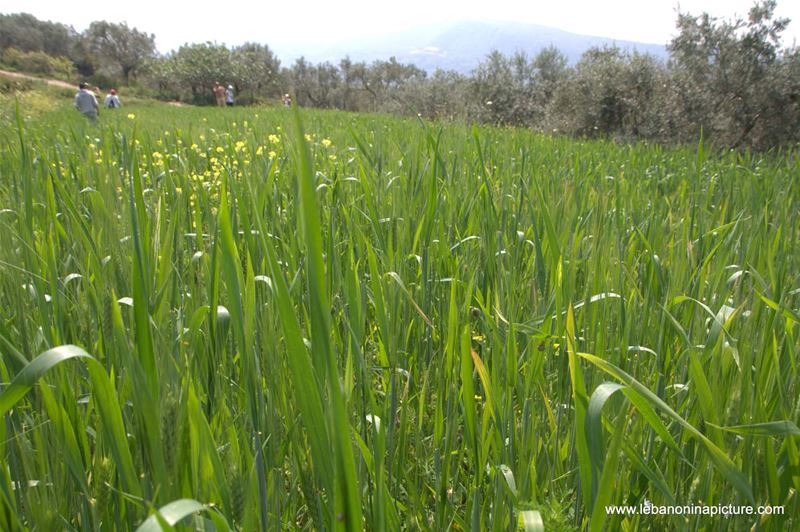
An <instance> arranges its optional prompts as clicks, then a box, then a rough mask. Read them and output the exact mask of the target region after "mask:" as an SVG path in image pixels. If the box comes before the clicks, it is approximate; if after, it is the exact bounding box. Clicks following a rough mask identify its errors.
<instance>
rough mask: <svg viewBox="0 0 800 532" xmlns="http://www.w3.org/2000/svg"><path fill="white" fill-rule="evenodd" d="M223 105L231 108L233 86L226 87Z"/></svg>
mask: <svg viewBox="0 0 800 532" xmlns="http://www.w3.org/2000/svg"><path fill="white" fill-rule="evenodd" d="M225 105H227V106H228V107H233V85H228V88H227V90H226V91H225Z"/></svg>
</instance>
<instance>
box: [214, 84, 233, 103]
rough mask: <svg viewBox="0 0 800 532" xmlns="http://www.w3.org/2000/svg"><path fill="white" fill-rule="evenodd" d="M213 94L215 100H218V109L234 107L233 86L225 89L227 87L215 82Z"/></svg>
mask: <svg viewBox="0 0 800 532" xmlns="http://www.w3.org/2000/svg"><path fill="white" fill-rule="evenodd" d="M211 92H213V93H214V98H216V100H217V107H226V106H227V107H233V85H228V87H227V88H225V85H222V84H221V83H220V82H219V81H215V82H214V88H212V89H211Z"/></svg>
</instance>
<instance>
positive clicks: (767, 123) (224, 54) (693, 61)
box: [0, 0, 800, 149]
mask: <svg viewBox="0 0 800 532" xmlns="http://www.w3.org/2000/svg"><path fill="white" fill-rule="evenodd" d="M775 7H776V3H775V1H774V0H765V1H762V2H760V3H757V4H756V5H755V6H754V7H753V8H752V9H751V11H750V13H749V17H748V18H747V19H736V20H717V19H714V18H712V17H710V16H708V15H705V14H704V15H700V16H692V15H689V14H680V15H679V17H678V21H677V30H678V31H677V36H676V37H675V38H674V39H673V40H672V42H671V43H670V45H669V52H670V60H669V61H668V62H667V63H666V64H665V63H662V62H661V61H659V60H657V59H655V58H653V57H651V56H648V55H641V54H638V53H636V52H629V51H625V50H620V49H618V48H595V49H591V50H589V51H587V52H586V53H585V54H584V55H583V56H582V57H581V59H580V60H579V61H578V62H577V63H576V64H574V65H569V64H568V62H567V60H566V58H565V56H564V55H563V54H561V53H560V52H559V51H558V49H557V48H555V47H548V48H545V49H544V50H542V51H541V52H540V53H538V54H537V55H536V56H535V57H528V56H527V55H525V54H524V53H517V54H515V55H513V56H511V57H507V56H504V55H502V54H501V53H499V52H492V53H490V54H489V55H488V56H487V57H486V58H485V60H484V61H483V62H481V63H480V64H479V65H478V66H477V67H476V68H475V69H474V70H473V71H472V72H471V74H470V75H464V74H460V73H458V72H454V71H442V70H439V71H436V72H434V73H433V74H428V73H426V72H425V71H423V70H420V69H419V68H417V67H415V66H413V65H407V64H401V63H399V62H398V61H397V60H395V59H394V58H391V59H389V60H386V61H375V62H373V63H371V64H367V63H364V62H354V61H351V60H350V59H348V58H345V59H342V60H341V61H340V62H339V63H338V64H332V63H322V64H317V65H314V64H311V63H309V62H308V61H306V60H305V59H303V58H300V59H298V60H297V61H295V62H294V63H293V64H292V65H291V66H289V67H282V66H281V63H280V61H279V60H278V58H277V57H276V56H275V54H274V53H273V52H272V51H271V50H270V48H269V47H268V46H266V45H263V44H256V43H246V44H244V45H241V46H236V47H232V48H229V47H226V46H224V45H220V44H216V43H210V42H209V43H202V44H187V45H184V46H182V47H180V48H179V49H178V50H177V51H173V52H170V53H169V54H166V55H157V54H156V51H155V46H154V37H153V36H152V35H147V34H144V33H142V32H139V31H138V30H136V29H135V28H129V27H127V26H126V25H125V24H111V23H108V22H95V23H93V24H92V25H91V26H90V27H89V28H88V29H87V30H86V31H85V32H83V33H81V34H78V33H77V32H75V31H74V30H72V29H71V28H68V27H66V26H63V25H60V24H56V23H51V22H42V21H38V20H36V19H35V18H34V17H32V16H30V15H2V16H0V48H2V49H9V48H11V47H13V48H16V49H19V50H22V51H24V52H29V53H33V52H36V53H43V54H50V55H66V56H67V57H69V59H70V60H71V61H72V62H73V64H74V65H75V68H76V69H77V71H78V72H79V73H80V74H82V75H91V74H92V73H98V72H99V73H101V74H103V75H107V76H113V77H116V79H117V80H123V81H125V82H127V83H130V82H132V81H133V80H137V81H138V82H139V83H140V84H143V85H145V86H147V87H149V88H150V89H151V90H152V91H153V92H154V94H155V95H156V96H159V97H162V98H168V99H178V100H181V101H186V102H190V103H194V104H207V103H208V104H210V103H212V94H211V90H210V89H211V86H212V84H213V82H214V81H220V82H223V83H225V84H233V85H234V87H235V88H236V91H237V94H238V95H239V102H240V103H253V102H259V101H277V99H278V97H279V95H280V94H282V93H283V92H291V93H292V94H293V95H294V97H295V99H296V101H297V102H298V103H300V104H301V105H304V106H313V107H321V108H338V109H345V110H350V111H368V112H388V113H397V114H410V115H411V114H413V115H416V114H419V115H421V116H425V117H429V118H444V119H466V120H474V121H479V122H484V123H495V124H508V125H516V126H522V127H529V128H535V129H540V130H547V131H552V130H557V131H560V132H564V133H569V134H575V135H581V136H590V137H592V136H613V137H615V138H623V139H631V140H632V139H651V140H656V141H663V142H675V141H677V142H693V141H695V140H696V139H697V138H698V136H699V135H700V134H701V131H703V132H704V133H705V136H706V138H708V139H712V140H713V141H714V142H716V143H717V144H719V145H721V146H731V147H743V146H749V147H755V148H759V149H760V148H767V147H772V146H777V145H782V144H789V143H795V142H798V141H800V51H798V49H797V48H796V47H792V48H784V47H782V46H781V40H780V36H781V33H782V32H783V31H784V30H785V29H786V26H787V24H788V22H789V21H788V20H786V19H779V18H775V16H774V11H775ZM12 55H13V54H12Z"/></svg>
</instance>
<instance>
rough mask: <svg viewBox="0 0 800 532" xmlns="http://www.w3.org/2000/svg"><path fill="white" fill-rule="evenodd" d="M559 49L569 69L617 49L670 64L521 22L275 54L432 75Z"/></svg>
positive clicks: (419, 31) (439, 28)
mask: <svg viewBox="0 0 800 532" xmlns="http://www.w3.org/2000/svg"><path fill="white" fill-rule="evenodd" d="M551 44H553V45H555V46H556V47H557V48H558V49H559V50H561V52H562V53H563V54H564V55H565V56H566V57H567V59H568V60H569V62H570V63H575V62H577V61H578V59H580V56H581V54H583V52H585V51H586V50H588V49H589V48H591V47H593V46H603V45H609V46H610V45H616V46H618V47H620V48H623V49H631V50H633V49H635V50H637V51H639V52H641V53H649V54H651V55H653V56H655V57H657V58H659V59H663V60H666V58H667V50H666V46H665V45H661V44H648V43H639V42H632V41H621V40H615V39H608V38H605V37H593V36H590V35H580V34H577V33H570V32H568V31H563V30H559V29H556V28H550V27H547V26H539V25H536V24H527V23H521V22H476V21H472V22H458V23H450V24H429V25H424V26H419V27H417V28H414V29H411V30H407V31H403V32H399V33H394V34H387V35H384V36H381V37H372V38H367V39H358V40H352V41H343V42H339V43H336V44H333V45H322V44H311V45H303V46H301V45H288V46H280V45H278V46H275V47H274V49H275V51H276V53H277V54H278V57H280V58H281V60H282V61H283V63H284V64H285V65H286V66H289V65H291V64H292V63H293V62H294V60H295V59H297V58H298V57H300V56H304V57H305V58H306V59H307V60H309V61H311V62H312V63H320V62H323V61H330V62H331V63H334V64H337V63H338V62H339V60H340V59H342V58H343V57H345V56H349V57H350V59H352V60H353V61H366V62H368V63H369V62H372V61H375V60H378V59H381V60H385V59H389V58H390V57H392V56H394V57H396V58H397V60H398V61H400V62H402V63H413V64H415V65H417V66H418V67H420V68H422V69H424V70H427V71H428V72H433V71H434V70H436V69H437V68H442V69H445V70H456V71H458V72H461V73H464V74H468V73H469V72H470V71H471V70H472V69H473V68H475V67H476V66H477V65H478V63H480V62H481V61H482V60H483V59H484V58H485V57H486V55H487V54H488V53H489V52H490V51H491V50H499V51H500V52H502V53H503V54H505V55H511V54H513V53H514V52H517V51H523V52H525V53H527V54H528V55H529V56H534V55H536V54H537V53H538V52H539V51H540V50H541V49H542V48H544V47H546V46H549V45H551Z"/></svg>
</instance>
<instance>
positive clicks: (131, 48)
mask: <svg viewBox="0 0 800 532" xmlns="http://www.w3.org/2000/svg"><path fill="white" fill-rule="evenodd" d="M0 50H2V51H3V53H4V55H5V54H7V53H10V54H11V56H12V57H14V58H17V59H19V58H20V57H22V59H25V58H26V57H37V56H36V55H35V54H46V55H48V56H50V57H51V58H54V59H56V60H58V59H61V60H68V61H70V62H71V63H72V65H73V66H74V69H75V75H80V76H82V77H84V78H90V77H95V78H97V79H103V80H107V81H123V82H124V83H126V84H130V83H131V82H132V81H133V80H134V79H135V78H136V76H137V74H140V73H141V72H142V71H143V69H144V67H145V66H146V65H147V64H148V63H149V62H150V61H152V60H154V59H155V58H156V55H157V54H156V45H155V35H153V34H147V33H144V32H141V31H139V30H137V29H136V28H130V27H128V25H127V24H125V23H124V22H123V23H121V24H114V23H111V22H106V21H97V22H92V23H91V25H90V26H89V27H88V28H87V29H86V30H85V31H84V32H80V33H79V32H77V31H75V29H74V28H72V27H71V26H67V25H65V24H61V23H58V22H50V21H44V20H39V19H37V18H36V17H34V16H33V15H29V14H27V13H17V14H10V15H3V14H0ZM8 50H14V51H13V52H8ZM4 62H5V63H6V64H7V65H8V66H15V65H14V64H9V62H8V61H7V60H5V59H4ZM70 74H71V72H70Z"/></svg>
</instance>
